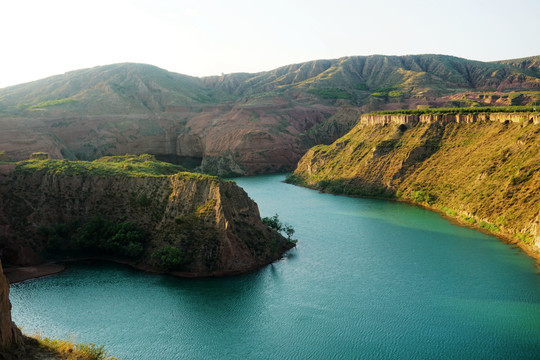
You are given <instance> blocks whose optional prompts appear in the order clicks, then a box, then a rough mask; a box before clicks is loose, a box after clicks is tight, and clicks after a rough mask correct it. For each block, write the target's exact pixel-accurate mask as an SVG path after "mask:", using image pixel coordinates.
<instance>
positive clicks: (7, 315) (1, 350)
mask: <svg viewBox="0 0 540 360" xmlns="http://www.w3.org/2000/svg"><path fill="white" fill-rule="evenodd" d="M23 342H24V339H23V336H22V334H21V331H20V330H19V328H18V327H17V326H16V325H15V324H14V323H13V321H12V320H11V303H10V302H9V283H8V281H7V279H6V277H5V276H4V273H3V270H2V264H1V263H0V358H2V359H12V358H18V357H16V356H14V355H13V352H14V350H17V349H18V348H20V347H21V346H22V345H23Z"/></svg>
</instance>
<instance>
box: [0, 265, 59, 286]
mask: <svg viewBox="0 0 540 360" xmlns="http://www.w3.org/2000/svg"><path fill="white" fill-rule="evenodd" d="M65 269H66V267H65V266H64V265H61V264H42V265H36V266H13V267H6V268H4V275H5V276H6V277H7V279H8V281H9V283H10V284H15V283H18V282H21V281H25V280H29V279H35V278H40V277H43V276H48V275H53V274H58V273H61V272H62V271H64V270H65Z"/></svg>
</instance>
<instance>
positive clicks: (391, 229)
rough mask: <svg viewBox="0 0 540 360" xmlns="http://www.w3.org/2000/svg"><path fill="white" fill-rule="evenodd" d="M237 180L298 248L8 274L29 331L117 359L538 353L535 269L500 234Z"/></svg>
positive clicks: (403, 209) (264, 179) (400, 208)
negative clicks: (191, 270) (213, 275)
mask: <svg viewBox="0 0 540 360" xmlns="http://www.w3.org/2000/svg"><path fill="white" fill-rule="evenodd" d="M283 178H284V176H281V175H277V176H275V175H273V176H260V177H253V178H242V179H238V180H237V182H238V184H239V185H241V186H242V187H244V188H245V189H246V191H247V192H248V193H249V195H250V196H251V197H252V198H253V199H254V200H255V201H257V203H258V204H259V208H260V211H261V215H262V216H271V215H273V214H274V213H278V214H279V216H280V219H281V220H282V221H285V222H288V223H290V224H291V225H293V226H294V228H295V229H296V234H295V237H296V238H297V239H298V240H299V242H298V247H297V249H293V250H292V251H290V252H289V253H288V254H287V256H286V257H285V258H284V259H283V260H281V261H279V262H277V263H275V264H274V265H271V266H268V267H266V268H264V269H262V270H260V271H257V272H255V273H252V274H248V275H244V276H239V277H234V278H225V279H206V280H187V279H177V278H173V277H169V276H157V275H149V274H144V273H141V272H137V271H134V270H131V269H129V268H126V267H122V266H118V265H111V264H97V265H96V264H94V265H77V266H73V267H70V268H69V269H68V270H67V271H66V272H65V273H63V274H60V275H56V276H52V277H48V278H43V279H37V280H31V281H27V282H24V283H19V284H15V285H13V286H12V290H11V301H12V303H13V318H14V321H15V322H16V323H17V324H18V325H19V326H22V327H23V331H25V332H26V333H30V334H32V333H37V332H40V333H41V334H42V335H44V336H48V337H55V338H69V339H74V340H76V341H78V342H92V343H97V344H104V345H105V346H106V348H107V349H108V350H109V352H110V353H111V354H114V355H115V356H118V357H120V358H123V359H236V358H240V359H242V358H243V359H538V358H540V275H539V274H538V273H537V269H536V266H535V263H534V261H533V260H532V259H530V258H528V257H527V256H526V255H524V254H523V253H521V252H520V251H519V250H516V249H512V248H510V247H509V246H508V245H505V244H503V243H501V242H500V241H499V240H497V239H496V238H493V237H490V236H487V235H484V234H482V233H479V232H476V231H473V230H470V229H466V228H461V227H457V226H454V225H451V224H450V223H449V222H448V221H446V220H444V219H442V218H441V217H439V216H438V215H437V214H434V213H430V212H428V211H426V210H424V209H421V208H417V207H413V206H409V205H405V204H399V203H392V202H385V201H380V200H372V199H354V198H347V197H340V196H333V195H328V194H320V193H318V192H316V191H313V190H308V189H304V188H299V187H295V186H292V185H287V184H284V183H282V182H281V180H283Z"/></svg>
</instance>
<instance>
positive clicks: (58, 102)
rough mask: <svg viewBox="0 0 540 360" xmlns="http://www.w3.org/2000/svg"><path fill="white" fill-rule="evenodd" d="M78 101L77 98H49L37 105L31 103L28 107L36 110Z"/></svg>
mask: <svg viewBox="0 0 540 360" xmlns="http://www.w3.org/2000/svg"><path fill="white" fill-rule="evenodd" d="M75 102H77V101H76V100H73V99H70V98H65V99H56V100H49V101H43V102H40V103H38V104H35V105H30V106H28V107H27V108H28V109H29V110H35V109H42V108H45V107H50V106H56V105H65V104H71V103H75Z"/></svg>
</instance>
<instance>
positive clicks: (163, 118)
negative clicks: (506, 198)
mask: <svg viewBox="0 0 540 360" xmlns="http://www.w3.org/2000/svg"><path fill="white" fill-rule="evenodd" d="M538 59H540V56H535V57H530V58H523V59H514V60H507V61H499V62H489V63H486V62H480V61H473V60H467V59H462V58H458V57H454V56H449V55H406V56H385V55H372V56H348V57H342V58H339V59H330V60H313V61H309V62H304V63H298V64H291V65H286V66H282V67H279V68H277V69H273V70H270V71H263V72H258V73H251V74H250V73H233V74H226V75H222V76H209V77H201V78H198V77H192V76H188V75H182V74H177V73H173V72H169V71H167V70H164V69H161V68H158V67H156V66H153V65H147V64H138V63H119V64H111V65H104V66H98V67H93V68H89V69H82V70H75V71H70V72H68V73H65V74H63V75H56V76H53V77H49V78H45V79H41V80H37V81H35V82H30V83H25V84H19V85H15V86H11V87H8V88H4V89H0V130H2V132H0V151H5V152H6V154H7V155H8V156H11V157H12V158H13V159H14V160H22V159H25V158H28V156H29V155H30V154H31V153H32V152H34V151H45V152H49V153H50V154H51V156H52V157H53V158H68V159H73V160H76V159H79V160H92V159H96V158H99V157H101V156H107V155H123V154H126V153H133V154H142V153H152V154H154V155H156V156H158V157H159V158H160V159H163V160H167V161H172V162H177V163H181V164H184V165H186V164H192V165H193V166H197V165H198V166H201V168H202V169H203V170H204V171H207V172H210V173H214V174H218V175H229V174H237V175H248V174H258V173H268V172H276V171H289V170H292V169H293V168H294V165H295V163H296V161H297V160H298V159H299V158H300V157H301V156H302V155H303V154H304V153H305V152H306V151H307V149H308V148H309V147H311V146H313V145H316V143H315V141H316V140H315V139H323V138H324V139H325V142H326V143H329V142H332V141H333V140H335V139H337V137H339V136H342V135H344V134H345V133H346V132H347V131H348V130H350V128H351V127H352V125H353V124H354V122H355V121H357V116H356V115H355V116H353V115H352V114H353V112H348V114H349V115H350V116H351V117H350V119H344V118H343V117H339V118H340V121H337V122H336V121H334V120H335V119H333V118H332V117H333V116H334V115H335V114H337V113H338V112H339V111H340V109H344V108H350V107H354V108H357V109H358V112H360V113H366V112H371V111H377V110H395V109H400V108H417V107H426V106H447V107H453V106H479V105H484V106H498V105H527V104H533V103H538V101H540V76H539V75H538V72H537V70H536V69H537V67H538V65H537V64H538ZM340 116H341V115H340ZM325 128H332V129H333V130H332V136H331V137H328V136H321V135H320V134H319V135H315V134H314V131H317V130H316V129H319V130H321V129H325ZM321 131H322V130H321Z"/></svg>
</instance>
